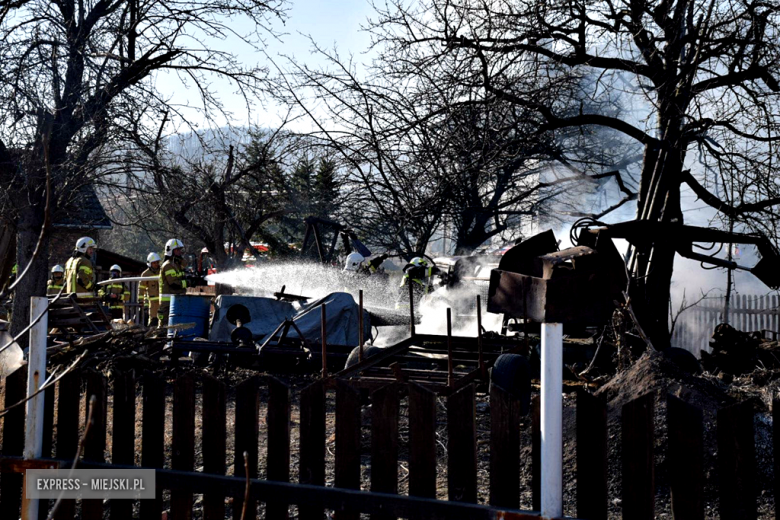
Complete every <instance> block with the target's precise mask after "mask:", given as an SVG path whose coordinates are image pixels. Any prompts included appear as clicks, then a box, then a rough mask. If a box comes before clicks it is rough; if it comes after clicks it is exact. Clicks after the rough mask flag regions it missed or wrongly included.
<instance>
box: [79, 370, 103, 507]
mask: <svg viewBox="0 0 780 520" xmlns="http://www.w3.org/2000/svg"><path fill="white" fill-rule="evenodd" d="M84 377H85V379H86V383H87V393H86V396H85V397H86V402H87V407H86V409H89V403H90V401H91V397H92V396H95V401H94V403H95V408H94V411H93V412H92V425H91V426H89V433H88V434H87V436H86V437H85V441H84V460H85V461H89V462H104V460H105V450H106V409H107V405H108V383H107V382H106V377H105V376H104V375H103V374H102V373H100V372H95V371H94V370H89V371H87V372H86V373H85V376H84ZM85 420H86V418H85ZM81 518H83V519H84V520H102V519H103V501H102V500H100V499H90V500H82V501H81Z"/></svg>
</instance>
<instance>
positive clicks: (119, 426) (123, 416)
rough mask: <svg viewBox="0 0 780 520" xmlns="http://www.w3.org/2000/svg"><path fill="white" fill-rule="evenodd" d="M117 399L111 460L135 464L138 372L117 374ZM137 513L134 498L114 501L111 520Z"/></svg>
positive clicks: (125, 517)
mask: <svg viewBox="0 0 780 520" xmlns="http://www.w3.org/2000/svg"><path fill="white" fill-rule="evenodd" d="M113 395H114V402H113V412H112V414H111V422H112V436H111V463H112V464H124V465H128V466H132V465H133V464H134V463H135V375H134V374H133V372H132V371H128V372H115V373H114V394H113ZM132 516H133V501H132V500H112V501H111V520H127V519H129V518H132Z"/></svg>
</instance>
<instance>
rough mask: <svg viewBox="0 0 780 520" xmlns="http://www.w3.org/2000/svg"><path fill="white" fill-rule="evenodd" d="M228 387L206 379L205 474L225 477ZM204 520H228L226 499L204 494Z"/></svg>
mask: <svg viewBox="0 0 780 520" xmlns="http://www.w3.org/2000/svg"><path fill="white" fill-rule="evenodd" d="M226 396H227V387H226V386H225V383H223V382H222V381H219V380H218V379H215V378H213V377H211V376H204V377H203V414H202V420H201V423H202V425H203V433H202V435H201V442H202V443H203V446H208V449H204V450H202V451H203V472H204V473H211V474H215V475H224V474H225V470H226V462H225V457H226V444H227V443H226V441H227V423H226V417H227V398H226ZM203 518H204V520H224V518H225V495H224V494H222V493H219V492H218V491H214V492H211V493H204V494H203Z"/></svg>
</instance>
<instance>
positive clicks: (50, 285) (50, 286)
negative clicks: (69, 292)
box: [46, 277, 65, 296]
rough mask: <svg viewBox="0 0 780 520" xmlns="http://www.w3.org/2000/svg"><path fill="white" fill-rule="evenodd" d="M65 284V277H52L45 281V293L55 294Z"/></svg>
mask: <svg viewBox="0 0 780 520" xmlns="http://www.w3.org/2000/svg"><path fill="white" fill-rule="evenodd" d="M63 285H65V277H62V278H57V279H54V278H52V279H51V280H49V281H48V282H46V295H47V296H57V295H58V294H59V293H60V289H62V286H63Z"/></svg>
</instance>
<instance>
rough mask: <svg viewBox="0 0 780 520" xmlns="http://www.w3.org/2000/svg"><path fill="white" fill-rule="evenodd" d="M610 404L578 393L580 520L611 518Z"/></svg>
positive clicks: (578, 516) (580, 392)
mask: <svg viewBox="0 0 780 520" xmlns="http://www.w3.org/2000/svg"><path fill="white" fill-rule="evenodd" d="M608 504H609V496H608V490H607V403H606V402H605V401H604V399H602V398H598V397H596V396H594V395H593V394H591V393H589V392H587V391H585V390H579V391H578V392H577V518H582V519H583V520H596V519H605V518H607V510H608Z"/></svg>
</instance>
